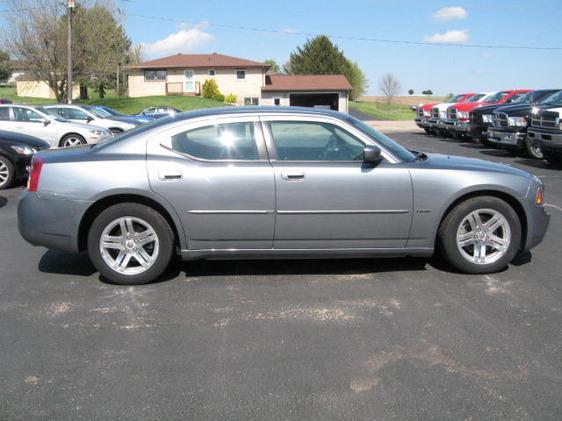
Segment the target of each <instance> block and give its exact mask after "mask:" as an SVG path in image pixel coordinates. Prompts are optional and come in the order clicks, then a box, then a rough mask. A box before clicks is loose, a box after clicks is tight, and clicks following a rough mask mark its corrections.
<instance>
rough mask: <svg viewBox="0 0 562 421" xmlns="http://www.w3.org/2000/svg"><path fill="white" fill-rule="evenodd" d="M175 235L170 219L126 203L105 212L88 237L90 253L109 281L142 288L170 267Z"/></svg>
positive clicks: (140, 206)
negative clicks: (142, 285) (141, 285)
mask: <svg viewBox="0 0 562 421" xmlns="http://www.w3.org/2000/svg"><path fill="white" fill-rule="evenodd" d="M173 251H174V235H173V232H172V230H171V228H170V225H169V224H168V222H167V221H166V219H165V218H164V217H163V216H162V215H161V214H160V213H159V212H157V211H155V210H154V209H152V208H150V207H148V206H144V205H141V204H138V203H122V204H118V205H114V206H111V207H110V208H108V209H106V210H104V211H103V212H101V213H100V214H99V215H98V216H97V218H96V219H95V220H94V222H93V224H92V226H91V228H90V231H89V235H88V253H89V255H90V259H91V260H92V263H93V264H94V266H95V267H96V268H97V269H98V270H99V272H100V274H101V275H102V276H103V277H104V278H106V279H107V280H109V281H111V282H114V283H116V284H120V285H140V284H146V283H149V282H152V281H154V280H156V279H157V278H158V277H159V276H160V275H162V273H164V271H165V270H166V268H167V267H168V265H169V263H170V259H171V258H172V254H173Z"/></svg>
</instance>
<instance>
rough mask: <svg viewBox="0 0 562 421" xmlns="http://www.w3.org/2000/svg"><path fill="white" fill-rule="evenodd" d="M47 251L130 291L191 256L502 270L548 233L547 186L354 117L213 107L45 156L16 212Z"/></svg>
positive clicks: (308, 111)
mask: <svg viewBox="0 0 562 421" xmlns="http://www.w3.org/2000/svg"><path fill="white" fill-rule="evenodd" d="M18 214H19V229H20V232H21V234H22V235H23V237H24V238H25V239H26V240H27V241H29V242H30V243H31V244H34V245H41V246H46V247H48V248H52V249H59V250H65V251H69V252H80V251H85V250H87V251H88V253H89V255H90V258H91V260H92V262H93V263H94V265H95V266H96V267H97V269H98V270H99V271H100V273H101V275H102V276H103V277H104V278H106V279H108V280H110V281H112V282H115V283H119V284H142V283H147V282H151V281H153V280H155V279H157V278H158V277H159V276H160V275H161V274H162V273H163V272H164V271H165V269H166V267H167V266H168V264H169V263H170V260H171V258H172V256H173V255H174V254H176V253H178V254H179V255H181V257H182V258H183V259H184V260H192V259H240V258H242V259H254V258H320V257H322V258H325V257H332V258H333V257H336V258H343V257H375V256H397V257H398V256H431V255H432V254H433V253H434V251H435V250H436V249H437V248H439V250H440V251H441V253H442V255H443V256H444V257H445V258H446V259H447V260H448V262H449V263H450V264H451V265H452V267H453V268H455V269H456V270H459V271H462V272H466V273H489V272H494V271H498V270H501V269H503V268H505V267H506V266H507V265H508V263H509V262H510V261H511V260H512V259H513V258H514V257H515V255H516V254H517V253H519V252H522V251H525V250H529V249H530V248H532V247H534V246H536V245H537V244H538V243H540V241H541V240H542V238H543V236H544V234H545V231H546V229H547V226H548V222H549V216H548V215H547V213H546V212H545V210H544V208H543V185H542V183H541V181H540V180H539V179H538V178H537V177H535V176H533V175H531V174H529V173H527V172H525V171H521V170H518V169H515V168H512V167H510V166H507V165H502V164H495V163H491V162H487V161H481V160H476V159H468V158H461V157H451V156H445V155H436V154H424V153H420V152H412V151H408V150H406V149H404V148H403V147H401V146H400V145H398V144H397V143H396V142H394V141H393V140H392V139H390V138H388V137H387V136H385V135H383V134H381V133H379V132H378V131H376V130H374V129H372V128H371V127H369V126H367V125H365V124H364V123H362V122H360V121H358V120H356V119H354V118H352V117H350V116H348V115H345V114H339V113H336V112H332V111H321V110H313V109H299V108H280V107H274V108H265V107H253V108H251V107H247V108H246V107H245V108H227V109H215V110H202V111H197V112H191V113H183V114H179V115H177V116H175V117H169V118H165V119H161V120H157V121H154V122H153V123H150V124H148V125H145V126H142V127H139V128H137V129H134V130H131V131H129V132H127V133H124V134H123V135H121V136H118V137H116V138H114V139H111V140H108V141H105V142H103V143H101V144H98V145H94V146H85V147H79V148H73V149H70V150H61V151H50V152H41V153H39V154H38V155H37V156H36V157H35V158H34V160H33V164H32V170H31V175H30V181H29V186H28V190H27V191H26V192H25V193H24V194H23V196H22V198H21V200H20V203H19V210H18Z"/></svg>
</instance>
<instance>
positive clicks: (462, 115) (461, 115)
mask: <svg viewBox="0 0 562 421" xmlns="http://www.w3.org/2000/svg"><path fill="white" fill-rule="evenodd" d="M457 117H458V118H468V117H469V115H468V112H467V111H459V112H457Z"/></svg>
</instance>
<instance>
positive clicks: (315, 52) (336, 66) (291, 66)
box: [284, 35, 367, 98]
mask: <svg viewBox="0 0 562 421" xmlns="http://www.w3.org/2000/svg"><path fill="white" fill-rule="evenodd" d="M284 70H285V72H286V73H288V74H296V75H311V74H317V75H334V74H343V75H345V77H347V80H349V83H351V85H352V86H353V91H352V93H351V96H352V98H357V97H358V96H360V95H361V94H363V93H364V92H365V89H366V88H367V79H366V77H365V75H364V74H363V72H362V71H361V69H360V68H359V66H358V65H357V63H353V62H351V61H350V60H349V59H347V58H346V57H345V55H344V53H343V51H341V50H340V49H339V48H338V47H337V46H336V45H334V44H333V43H332V41H330V39H329V38H328V37H327V36H325V35H319V36H317V37H316V38H313V39H311V40H308V41H307V42H306V43H305V44H304V45H303V46H302V47H297V49H296V50H295V51H294V52H293V53H291V56H290V58H289V61H288V62H287V64H285V66H284Z"/></svg>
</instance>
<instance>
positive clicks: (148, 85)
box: [127, 53, 351, 113]
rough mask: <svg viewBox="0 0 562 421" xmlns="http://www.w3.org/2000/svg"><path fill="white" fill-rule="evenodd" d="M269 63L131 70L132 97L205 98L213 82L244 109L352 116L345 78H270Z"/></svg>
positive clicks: (203, 58) (204, 62)
mask: <svg viewBox="0 0 562 421" xmlns="http://www.w3.org/2000/svg"><path fill="white" fill-rule="evenodd" d="M268 69H269V65H268V64H266V63H262V62H258V61H251V60H246V59H241V58H237V57H230V56H225V55H223V54H216V53H215V54H177V55H173V56H169V57H164V58H161V59H157V60H151V61H146V62H144V63H139V64H136V65H134V66H129V67H128V70H127V73H128V86H129V96H130V97H144V96H160V95H201V90H202V87H203V84H204V83H205V81H206V80H207V79H214V80H215V81H216V82H217V85H218V87H219V90H220V92H221V93H222V94H223V95H229V94H234V95H236V98H237V103H238V105H271V106H273V105H280V106H304V107H317V108H318V107H319V108H329V109H332V110H339V111H342V112H345V113H346V112H347V111H348V100H349V93H350V92H351V85H350V83H349V82H348V80H347V79H346V78H345V76H343V75H276V74H274V75H270V74H268V73H267V71H268Z"/></svg>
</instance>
